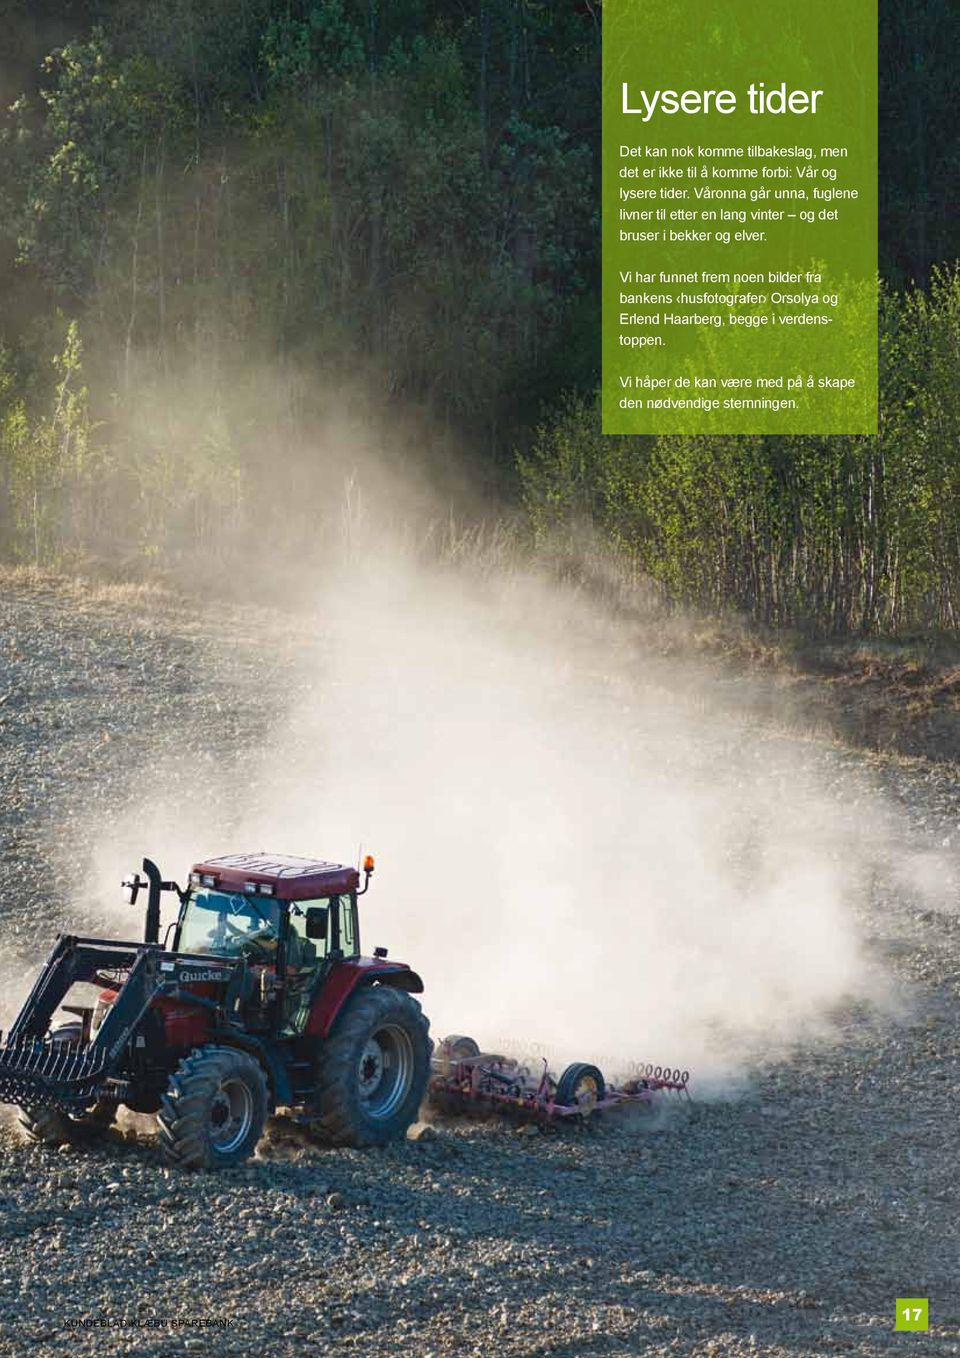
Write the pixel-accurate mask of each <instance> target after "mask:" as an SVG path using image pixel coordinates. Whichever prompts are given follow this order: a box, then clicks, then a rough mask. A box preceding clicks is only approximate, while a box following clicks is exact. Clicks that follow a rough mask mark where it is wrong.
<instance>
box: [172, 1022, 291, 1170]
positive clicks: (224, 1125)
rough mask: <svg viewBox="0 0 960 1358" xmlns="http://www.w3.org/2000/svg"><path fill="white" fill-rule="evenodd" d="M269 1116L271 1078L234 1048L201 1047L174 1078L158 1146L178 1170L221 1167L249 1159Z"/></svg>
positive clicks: (189, 1057)
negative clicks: (268, 1088) (268, 1103)
mask: <svg viewBox="0 0 960 1358" xmlns="http://www.w3.org/2000/svg"><path fill="white" fill-rule="evenodd" d="M266 1120H267V1080H266V1076H265V1075H264V1073H263V1068H262V1067H261V1065H260V1064H259V1062H258V1061H255V1060H254V1058H253V1057H252V1056H248V1055H247V1054H246V1052H241V1051H237V1050H235V1049H234V1048H233V1047H217V1046H213V1045H211V1046H208V1047H198V1048H197V1050H196V1051H192V1052H191V1053H190V1055H189V1056H185V1057H184V1059H183V1060H182V1061H181V1062H180V1064H179V1066H178V1067H177V1069H176V1071H175V1072H174V1074H173V1075H171V1077H170V1083H169V1084H168V1085H167V1090H166V1093H165V1094H163V1095H162V1096H161V1099H160V1108H159V1111H158V1112H157V1128H158V1130H159V1133H160V1146H161V1149H162V1151H163V1156H164V1159H165V1160H166V1161H167V1163H168V1164H171V1165H176V1166H178V1167H179V1168H180V1169H223V1168H225V1167H226V1166H228V1165H236V1164H239V1163H240V1161H242V1160H246V1159H248V1158H249V1157H250V1156H251V1155H252V1154H253V1151H254V1148H255V1147H256V1144H257V1142H258V1141H259V1140H260V1137H261V1135H262V1134H263V1128H264V1123H265V1122H266Z"/></svg>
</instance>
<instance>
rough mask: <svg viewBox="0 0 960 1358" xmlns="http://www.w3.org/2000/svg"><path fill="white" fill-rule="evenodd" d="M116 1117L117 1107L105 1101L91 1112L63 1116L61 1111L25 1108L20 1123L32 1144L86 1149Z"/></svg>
mask: <svg viewBox="0 0 960 1358" xmlns="http://www.w3.org/2000/svg"><path fill="white" fill-rule="evenodd" d="M116 1115H117V1105H116V1104H115V1103H112V1102H110V1101H109V1100H107V1099H101V1101H100V1102H99V1103H97V1104H94V1106H93V1107H92V1108H91V1109H90V1111H89V1113H61V1112H60V1110H59V1109H58V1108H39V1107H27V1108H21V1109H20V1110H19V1117H18V1121H19V1123H20V1126H21V1127H22V1128H23V1130H24V1132H25V1133H26V1135H27V1140H28V1141H34V1142H36V1143H37V1144H40V1145H45V1146H63V1145H65V1144H66V1145H70V1146H86V1145H87V1144H88V1143H89V1142H91V1141H95V1140H96V1139H97V1137H99V1136H102V1135H103V1133H104V1132H105V1131H106V1130H107V1128H108V1127H109V1126H110V1125H111V1123H112V1122H113V1119H114V1118H115V1117H116Z"/></svg>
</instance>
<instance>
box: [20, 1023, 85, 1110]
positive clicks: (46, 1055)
mask: <svg viewBox="0 0 960 1358" xmlns="http://www.w3.org/2000/svg"><path fill="white" fill-rule="evenodd" d="M106 1078H107V1069H106V1063H105V1060H104V1054H103V1053H102V1052H90V1051H89V1049H87V1048H82V1047H79V1046H75V1045H74V1044H72V1043H65V1042H57V1043H50V1042H39V1041H37V1039H36V1038H14V1039H13V1040H12V1041H8V1042H7V1044H6V1046H4V1047H0V1103H18V1104H23V1105H32V1106H36V1105H40V1106H42V1107H47V1108H57V1109H59V1110H60V1111H62V1112H64V1113H77V1112H82V1111H83V1110H84V1109H85V1108H89V1107H90V1106H91V1105H92V1104H94V1103H96V1101H97V1098H98V1097H99V1094H100V1092H101V1090H102V1088H103V1086H104V1084H105V1082H106Z"/></svg>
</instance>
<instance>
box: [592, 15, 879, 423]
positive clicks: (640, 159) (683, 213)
mask: <svg viewBox="0 0 960 1358" xmlns="http://www.w3.org/2000/svg"><path fill="white" fill-rule="evenodd" d="M603 61H604V71H603V429H604V432H605V433H610V434H624V433H626V434H629V433H708V434H709V433H716V434H736V433H746V434H751V433H752V434H776V433H783V434H788V433H790V434H874V433H876V429H877V10H876V0H846V3H844V4H842V5H838V4H836V3H835V0H781V3H779V4H776V5H771V4H769V2H768V0H764V3H761V2H760V0H705V2H704V3H703V4H699V5H696V6H693V5H691V4H690V3H689V2H688V0H662V3H658V4H657V5H648V4H645V3H642V0H607V3H606V4H605V5H604V36H603ZM781 107H782V110H783V111H778V110H779V109H780V108H781ZM625 110H627V111H625ZM674 110H675V111H674ZM711 214H712V215H711ZM738 234H739V236H740V237H741V238H740V239H738V238H737V237H738ZM727 236H729V240H728V239H726V237H727ZM703 237H706V239H703Z"/></svg>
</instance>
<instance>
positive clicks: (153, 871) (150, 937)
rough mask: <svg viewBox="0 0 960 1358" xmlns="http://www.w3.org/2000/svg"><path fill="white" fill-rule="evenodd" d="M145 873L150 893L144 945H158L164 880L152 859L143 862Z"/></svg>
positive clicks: (144, 927)
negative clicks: (161, 894)
mask: <svg viewBox="0 0 960 1358" xmlns="http://www.w3.org/2000/svg"><path fill="white" fill-rule="evenodd" d="M143 871H144V873H145V875H146V878H147V881H148V883H149V885H150V892H149V894H148V896H147V916H146V920H145V922H144V926H143V941H144V943H158V942H159V941H160V893H161V891H162V890H163V879H162V878H161V876H160V869H159V868H158V867H157V865H156V863H154V862H152V860H151V859H149V858H145V859H144V860H143Z"/></svg>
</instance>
